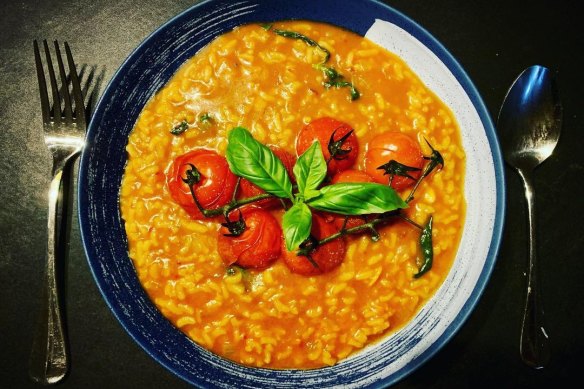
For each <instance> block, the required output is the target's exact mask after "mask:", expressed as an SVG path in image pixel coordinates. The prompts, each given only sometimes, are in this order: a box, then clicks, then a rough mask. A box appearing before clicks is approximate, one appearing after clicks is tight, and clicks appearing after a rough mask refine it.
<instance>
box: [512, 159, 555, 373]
mask: <svg viewBox="0 0 584 389" xmlns="http://www.w3.org/2000/svg"><path fill="white" fill-rule="evenodd" d="M530 173H531V172H525V171H523V170H521V169H519V174H520V175H521V178H522V179H523V186H524V189H525V197H526V200H527V211H528V217H529V269H528V272H527V296H526V300H525V310H524V312H523V323H522V325H521V343H520V346H519V351H520V353H521V359H522V360H523V362H525V363H526V364H527V365H529V366H531V367H533V368H534V369H541V368H543V367H544V366H545V365H546V364H547V362H548V361H549V359H550V346H549V339H548V335H547V333H546V332H545V329H544V326H543V305H542V302H541V298H540V288H539V283H538V281H537V255H536V223H535V191H534V187H533V182H532V178H531V174H530Z"/></svg>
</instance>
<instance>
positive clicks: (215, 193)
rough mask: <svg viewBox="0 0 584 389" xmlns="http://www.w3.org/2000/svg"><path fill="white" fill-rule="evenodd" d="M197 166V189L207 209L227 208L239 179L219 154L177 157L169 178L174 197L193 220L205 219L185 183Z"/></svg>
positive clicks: (194, 152) (195, 152) (202, 152)
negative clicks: (193, 167)
mask: <svg viewBox="0 0 584 389" xmlns="http://www.w3.org/2000/svg"><path fill="white" fill-rule="evenodd" d="M190 165H193V166H195V167H196V168H197V170H198V171H199V173H201V179H200V181H199V182H198V183H196V184H195V185H194V191H195V195H196V197H197V200H198V201H199V203H200V204H201V206H202V207H203V208H205V209H215V208H219V207H222V206H224V205H225V204H227V203H228V202H229V201H230V200H231V198H232V196H233V191H234V190H235V183H236V182H237V177H236V176H235V175H234V174H233V173H232V172H231V170H229V165H228V164H227V160H226V159H225V158H224V157H222V156H220V155H219V154H217V153H216V152H215V151H211V150H206V149H198V150H192V151H189V152H188V153H186V154H183V155H181V156H179V157H177V158H176V159H175V160H174V162H173V163H172V166H171V167H170V169H169V170H168V172H167V174H166V181H167V184H168V189H169V190H170V195H171V196H172V198H173V199H174V201H176V202H177V203H178V204H179V205H180V206H181V207H183V208H184V209H185V211H187V212H188V213H189V214H190V215H191V217H192V218H193V219H197V220H201V219H204V218H205V217H204V216H203V214H202V213H201V212H200V211H199V209H198V208H197V206H196V204H195V201H194V200H193V197H192V195H191V191H190V188H189V186H188V185H187V184H186V183H185V182H184V181H183V178H185V177H186V175H187V174H186V173H187V171H188V170H190V169H191V166H190Z"/></svg>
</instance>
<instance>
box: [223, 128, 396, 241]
mask: <svg viewBox="0 0 584 389" xmlns="http://www.w3.org/2000/svg"><path fill="white" fill-rule="evenodd" d="M228 140H229V144H228V145H227V153H226V158H227V162H228V163H229V167H230V169H231V171H232V172H233V173H234V174H236V175H238V176H240V177H243V178H245V179H247V180H249V181H250V182H252V183H253V184H255V185H257V186H258V187H260V188H262V189H263V190H265V191H266V192H268V193H271V194H273V195H274V196H277V197H280V198H287V199H290V200H292V202H293V205H292V207H290V209H288V210H287V211H286V213H285V214H284V217H283V220H282V229H283V232H284V238H285V241H286V247H287V249H288V250H290V251H292V250H295V249H297V248H298V247H299V246H300V244H301V243H302V242H304V241H305V240H306V239H307V238H308V237H309V235H310V229H311V226H312V212H311V210H310V208H313V209H316V210H320V211H328V212H333V213H338V214H341V215H364V214H371V213H385V212H389V211H394V210H396V209H401V208H407V203H406V202H404V201H403V200H402V199H401V198H400V197H399V196H398V195H397V193H396V192H395V191H394V190H393V189H392V188H391V187H389V186H386V185H380V184H374V183H340V184H333V185H327V186H324V187H322V188H321V187H320V186H321V184H322V182H323V181H324V179H325V178H326V171H327V164H326V161H325V159H324V156H323V154H322V149H321V147H320V143H319V142H318V141H316V142H314V143H313V144H312V145H311V146H310V147H309V148H308V149H307V150H306V151H305V152H304V153H303V154H302V155H300V157H298V161H297V162H296V164H295V165H294V168H293V172H294V176H295V177H296V182H297V183H298V192H296V193H293V192H292V183H291V181H290V178H289V177H288V173H287V172H286V169H285V168H284V165H283V164H282V162H281V161H280V160H279V159H278V157H276V156H275V155H274V153H273V152H272V150H270V149H269V148H268V147H266V146H264V145H262V144H261V143H259V142H258V141H257V140H255V139H254V138H253V136H252V135H251V133H250V132H249V131H248V130H246V129H245V128H243V127H236V128H234V129H233V130H231V132H230V133H229V135H228Z"/></svg>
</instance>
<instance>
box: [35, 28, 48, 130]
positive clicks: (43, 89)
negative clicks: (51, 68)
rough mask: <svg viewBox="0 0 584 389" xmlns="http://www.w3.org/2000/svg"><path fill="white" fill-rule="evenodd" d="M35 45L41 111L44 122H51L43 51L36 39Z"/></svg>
mask: <svg viewBox="0 0 584 389" xmlns="http://www.w3.org/2000/svg"><path fill="white" fill-rule="evenodd" d="M33 45H34V61H35V63H36V71H37V77H38V80H39V91H40V93H41V111H42V113H43V123H48V122H49V120H50V119H49V115H50V109H51V108H50V106H49V95H48V94H47V82H46V80H45V72H44V70H43V62H42V61H41V53H40V51H39V45H38V43H37V41H36V39H35V40H34V41H33Z"/></svg>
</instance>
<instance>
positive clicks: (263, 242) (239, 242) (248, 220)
mask: <svg viewBox="0 0 584 389" xmlns="http://www.w3.org/2000/svg"><path fill="white" fill-rule="evenodd" d="M241 217H242V219H243V221H244V223H245V229H244V231H243V233H242V234H241V235H239V236H229V235H230V234H231V232H230V231H229V229H228V228H227V227H226V226H225V225H223V226H222V227H221V228H220V229H219V239H218V241H217V248H218V251H219V255H220V256H221V258H223V262H225V264H226V265H228V266H229V265H232V264H234V263H235V264H237V265H239V266H241V267H244V268H254V269H263V268H265V267H267V266H269V265H271V264H272V262H274V261H275V260H276V259H277V258H278V257H279V256H280V253H281V248H282V244H281V242H282V229H281V227H280V224H278V221H277V220H276V218H274V216H272V214H270V213H269V212H267V211H264V210H261V209H258V208H246V209H245V210H243V211H241ZM239 218H240V214H239V211H232V212H231V214H230V215H229V220H230V221H231V222H238V221H239V220H240V219H239Z"/></svg>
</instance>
